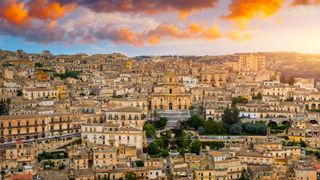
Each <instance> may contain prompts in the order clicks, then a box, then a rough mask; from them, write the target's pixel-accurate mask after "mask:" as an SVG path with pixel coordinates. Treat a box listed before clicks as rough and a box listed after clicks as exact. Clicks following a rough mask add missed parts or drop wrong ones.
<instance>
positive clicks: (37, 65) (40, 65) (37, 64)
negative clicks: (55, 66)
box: [35, 62, 43, 67]
mask: <svg viewBox="0 0 320 180" xmlns="http://www.w3.org/2000/svg"><path fill="white" fill-rule="evenodd" d="M35 66H36V67H43V66H42V64H41V63H39V62H37V63H36V64H35Z"/></svg>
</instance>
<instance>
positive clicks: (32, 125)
mask: <svg viewBox="0 0 320 180" xmlns="http://www.w3.org/2000/svg"><path fill="white" fill-rule="evenodd" d="M36 126H46V124H29V125H20V126H10V127H9V126H8V127H0V129H12V128H22V127H36Z"/></svg>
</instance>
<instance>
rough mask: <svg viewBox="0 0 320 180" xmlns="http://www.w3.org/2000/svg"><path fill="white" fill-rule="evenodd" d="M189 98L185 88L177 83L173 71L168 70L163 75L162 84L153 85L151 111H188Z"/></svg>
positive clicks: (177, 80) (176, 77)
mask: <svg viewBox="0 0 320 180" xmlns="http://www.w3.org/2000/svg"><path fill="white" fill-rule="evenodd" d="M190 104H191V96H190V94H189V93H186V91H185V86H184V85H183V84H182V83H179V79H178V76H177V74H176V72H175V69H172V68H168V69H167V70H166V73H165V75H164V84H161V85H154V93H152V94H151V110H152V111H153V110H157V109H164V110H178V109H188V108H189V106H190Z"/></svg>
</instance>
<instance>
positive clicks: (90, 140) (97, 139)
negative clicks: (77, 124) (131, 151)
mask: <svg viewBox="0 0 320 180" xmlns="http://www.w3.org/2000/svg"><path fill="white" fill-rule="evenodd" d="M81 132H82V133H81V137H82V139H83V142H86V144H87V145H88V144H95V145H99V144H100V145H107V146H111V147H119V146H120V145H121V144H125V145H130V146H136V147H137V149H141V148H143V140H144V132H143V130H141V129H137V128H134V127H130V126H122V125H120V124H112V123H103V124H102V123H97V124H84V125H82V131H81Z"/></svg>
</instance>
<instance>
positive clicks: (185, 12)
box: [179, 10, 193, 20]
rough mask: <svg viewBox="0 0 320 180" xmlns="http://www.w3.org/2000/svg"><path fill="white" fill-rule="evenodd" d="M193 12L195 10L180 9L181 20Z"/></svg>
mask: <svg viewBox="0 0 320 180" xmlns="http://www.w3.org/2000/svg"><path fill="white" fill-rule="evenodd" d="M192 13H193V10H190V11H179V17H180V20H184V19H185V18H186V17H188V16H189V15H191V14H192Z"/></svg>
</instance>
